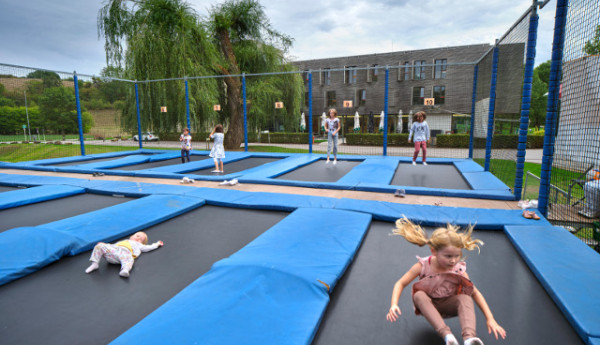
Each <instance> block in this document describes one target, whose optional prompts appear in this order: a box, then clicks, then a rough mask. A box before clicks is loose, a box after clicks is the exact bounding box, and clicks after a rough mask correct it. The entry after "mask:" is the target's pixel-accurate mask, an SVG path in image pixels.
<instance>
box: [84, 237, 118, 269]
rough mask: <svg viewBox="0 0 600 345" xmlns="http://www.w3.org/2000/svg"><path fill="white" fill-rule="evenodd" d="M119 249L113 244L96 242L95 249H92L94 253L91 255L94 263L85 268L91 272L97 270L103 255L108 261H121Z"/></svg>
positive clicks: (116, 262)
mask: <svg viewBox="0 0 600 345" xmlns="http://www.w3.org/2000/svg"><path fill="white" fill-rule="evenodd" d="M117 250H118V249H117V248H116V247H115V246H114V245H112V244H108V243H98V244H96V246H95V247H94V250H93V251H92V255H91V256H90V261H91V262H92V264H91V265H90V267H88V268H87V269H86V270H85V272H86V273H90V272H93V271H95V270H97V269H98V267H99V265H98V264H99V262H100V259H102V258H103V257H104V258H105V259H106V261H108V262H110V263H112V264H118V263H119V262H120V261H119V256H118V254H117Z"/></svg>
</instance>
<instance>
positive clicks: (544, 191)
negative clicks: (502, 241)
mask: <svg viewBox="0 0 600 345" xmlns="http://www.w3.org/2000/svg"><path fill="white" fill-rule="evenodd" d="M568 10H569V0H558V1H557V3H556V16H555V20H554V41H553V42H552V63H551V64H550V81H549V84H548V107H547V110H546V125H545V126H544V151H543V152H544V153H543V156H542V173H541V176H540V192H539V200H538V209H539V211H540V212H541V213H542V214H543V215H544V216H547V215H548V194H549V191H550V178H551V177H552V160H553V158H554V139H555V133H556V119H557V117H558V101H559V98H558V97H559V90H560V75H561V71H562V59H563V48H564V44H565V27H566V25H567V12H568Z"/></svg>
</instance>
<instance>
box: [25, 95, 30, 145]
mask: <svg viewBox="0 0 600 345" xmlns="http://www.w3.org/2000/svg"><path fill="white" fill-rule="evenodd" d="M23 94H24V95H25V114H26V115H27V130H28V131H29V141H31V126H30V125H29V110H27V91H25V90H23Z"/></svg>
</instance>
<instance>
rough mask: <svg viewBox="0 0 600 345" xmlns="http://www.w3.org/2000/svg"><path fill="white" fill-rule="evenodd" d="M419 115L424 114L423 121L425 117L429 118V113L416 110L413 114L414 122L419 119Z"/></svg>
mask: <svg viewBox="0 0 600 345" xmlns="http://www.w3.org/2000/svg"><path fill="white" fill-rule="evenodd" d="M419 116H423V121H425V119H427V114H425V112H424V111H419V112H416V113H415V114H414V115H413V122H415V121H418V120H419Z"/></svg>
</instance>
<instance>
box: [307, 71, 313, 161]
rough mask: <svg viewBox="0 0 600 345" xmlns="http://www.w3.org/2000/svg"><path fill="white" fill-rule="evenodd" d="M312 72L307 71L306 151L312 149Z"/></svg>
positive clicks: (309, 151)
mask: <svg viewBox="0 0 600 345" xmlns="http://www.w3.org/2000/svg"><path fill="white" fill-rule="evenodd" d="M312 122H313V118H312V72H311V71H309V72H308V153H312V149H313V126H312Z"/></svg>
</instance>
